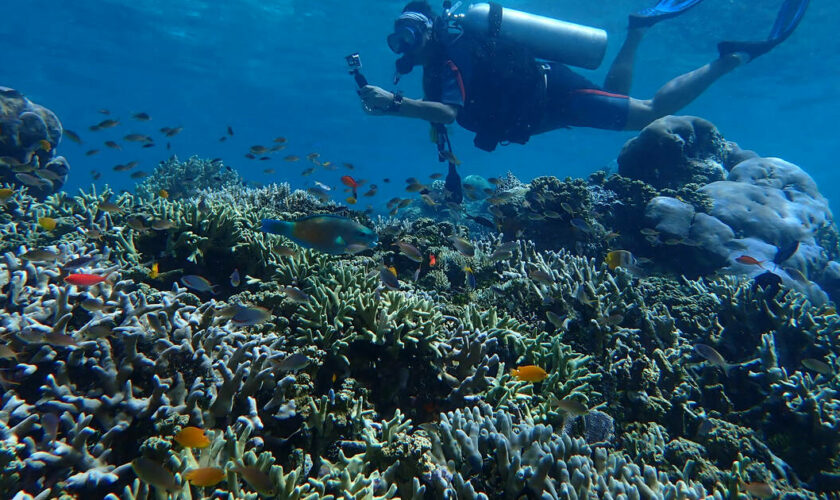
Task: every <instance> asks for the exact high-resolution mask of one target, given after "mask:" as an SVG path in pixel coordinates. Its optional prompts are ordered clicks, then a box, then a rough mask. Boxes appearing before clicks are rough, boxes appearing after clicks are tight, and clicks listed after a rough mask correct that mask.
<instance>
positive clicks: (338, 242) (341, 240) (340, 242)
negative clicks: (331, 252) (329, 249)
mask: <svg viewBox="0 0 840 500" xmlns="http://www.w3.org/2000/svg"><path fill="white" fill-rule="evenodd" d="M335 244H336V245H340V246H345V245H346V244H347V243H346V242H345V241H344V238H342V237H341V236H337V237H336V238H335Z"/></svg>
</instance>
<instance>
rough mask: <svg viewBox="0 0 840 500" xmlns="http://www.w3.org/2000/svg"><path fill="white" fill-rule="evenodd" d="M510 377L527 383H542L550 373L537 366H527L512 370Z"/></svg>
mask: <svg viewBox="0 0 840 500" xmlns="http://www.w3.org/2000/svg"><path fill="white" fill-rule="evenodd" d="M510 376H511V377H515V378H518V379H519V380H522V381H525V382H542V381H543V380H545V379H546V377H548V373H546V371H545V370H543V369H542V368H540V367H539V366H537V365H525V366H519V367H517V368H513V369H511V371H510Z"/></svg>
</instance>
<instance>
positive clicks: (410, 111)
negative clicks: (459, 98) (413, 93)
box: [388, 98, 458, 124]
mask: <svg viewBox="0 0 840 500" xmlns="http://www.w3.org/2000/svg"><path fill="white" fill-rule="evenodd" d="M388 114H391V115H394V116H404V117H406V118H420V119H421V120H426V121H427V122H432V123H445V124H450V123H452V122H454V121H455V117H456V116H458V110H457V109H456V108H455V106H452V105H450V104H443V103H442V102H434V101H419V100H417V99H408V98H404V99H403V101H402V104H400V107H399V109H397V110H396V111H389V112H388Z"/></svg>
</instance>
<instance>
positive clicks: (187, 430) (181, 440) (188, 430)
mask: <svg viewBox="0 0 840 500" xmlns="http://www.w3.org/2000/svg"><path fill="white" fill-rule="evenodd" d="M175 442H177V443H178V444H180V445H181V446H183V447H184V448H207V447H208V446H210V438H208V437H207V434H205V433H204V430H203V429H199V428H198V427H192V426H188V427H184V428H183V429H181V431H180V432H179V433H178V434H175Z"/></svg>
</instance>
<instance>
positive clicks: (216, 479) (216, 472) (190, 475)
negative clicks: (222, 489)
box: [184, 467, 225, 486]
mask: <svg viewBox="0 0 840 500" xmlns="http://www.w3.org/2000/svg"><path fill="white" fill-rule="evenodd" d="M184 479H186V480H187V481H189V482H190V484H192V485H193V486H215V485H217V484H219V483H220V482H222V481H224V479H225V471H223V470H222V469H220V468H218V467H202V468H200V469H191V470H188V471H187V472H185V473H184Z"/></svg>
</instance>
